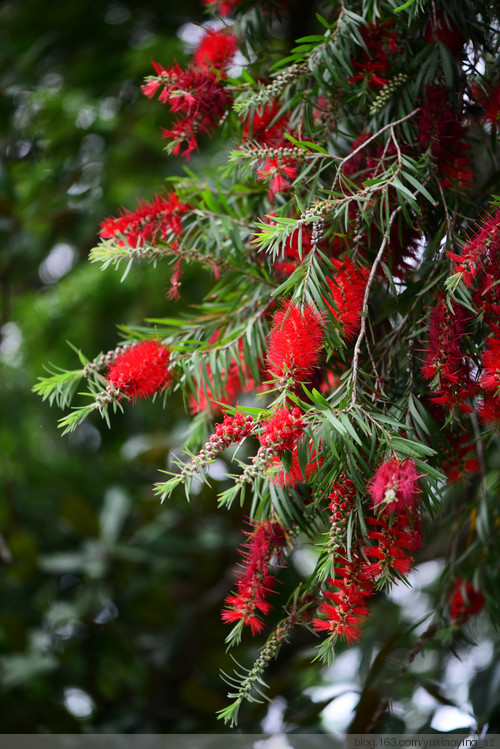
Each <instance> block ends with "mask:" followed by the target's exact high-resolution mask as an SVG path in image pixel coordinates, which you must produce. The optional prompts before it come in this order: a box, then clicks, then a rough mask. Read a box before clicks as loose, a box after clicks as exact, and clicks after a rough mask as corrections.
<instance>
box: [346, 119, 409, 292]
mask: <svg viewBox="0 0 500 749" xmlns="http://www.w3.org/2000/svg"><path fill="white" fill-rule="evenodd" d="M369 139H370V135H369V133H363V134H362V135H360V136H359V137H358V138H356V140H355V141H354V142H353V144H352V146H351V151H350V153H351V154H353V155H352V156H350V155H349V156H348V157H347V161H346V162H345V163H344V164H343V165H342V174H345V175H346V177H349V180H350V181H351V182H354V183H355V184H356V185H359V189H362V183H363V182H364V181H365V180H368V179H374V178H375V177H376V176H377V175H378V174H380V173H381V172H382V171H383V169H384V161H385V159H388V160H392V159H394V158H395V157H396V156H397V154H396V150H395V146H394V144H393V143H392V142H389V143H385V144H384V143H382V142H379V141H378V140H371V141H370V142H369V143H368V142H367V141H368V140H369ZM403 149H404V145H403ZM351 189H352V187H351V186H350V185H349V184H348V185H346V186H345V187H344V190H351ZM389 197H390V210H391V211H392V210H393V208H395V207H396V205H397V195H396V192H395V191H394V190H390V191H389ZM358 218H359V209H358V208H357V206H356V202H355V201H352V203H351V204H350V206H349V219H350V221H351V222H352V224H353V225H356V224H357V222H358ZM419 234H420V232H419V230H418V229H417V228H414V227H412V226H409V225H408V223H407V222H403V223H400V222H397V221H395V222H394V223H393V225H392V228H391V232H390V237H389V242H388V246H387V250H386V252H385V253H384V256H383V260H384V262H385V263H386V264H387V265H388V267H389V268H390V270H391V273H392V274H393V276H396V277H397V278H404V277H405V276H406V274H407V273H408V272H409V271H410V270H411V268H412V261H413V260H414V259H415V257H416V253H417V248H418V238H419ZM381 241H382V234H381V233H380V229H379V228H378V227H377V226H376V224H375V222H374V223H373V224H372V225H371V227H370V230H369V231H368V232H366V233H365V234H364V236H363V237H360V239H359V250H360V254H361V256H367V255H368V256H369V255H370V253H371V251H372V248H373V247H374V246H377V245H380V243H381ZM334 243H335V245H336V246H337V248H336V254H337V255H339V254H341V253H342V252H343V251H345V250H349V249H350V247H349V242H348V241H344V240H342V239H340V238H336V239H335V242H334ZM381 272H382V271H381Z"/></svg>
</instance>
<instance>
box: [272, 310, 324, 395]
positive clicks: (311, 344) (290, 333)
mask: <svg viewBox="0 0 500 749" xmlns="http://www.w3.org/2000/svg"><path fill="white" fill-rule="evenodd" d="M324 335H325V334H324V330H323V326H322V321H321V318H320V317H319V315H318V314H317V312H316V311H315V310H314V309H313V308H312V307H311V306H310V305H308V304H307V305H306V306H305V307H304V310H303V311H301V310H300V308H299V307H298V306H297V305H296V304H295V302H293V301H292V300H288V301H287V302H285V304H284V305H283V307H282V308H281V309H280V310H278V312H276V314H275V315H274V318H273V324H272V328H271V332H270V335H269V346H268V350H267V364H268V368H269V371H270V372H272V373H273V374H274V375H276V377H280V378H283V379H286V378H288V377H291V378H292V379H293V380H294V382H295V383H299V382H307V381H308V380H309V379H310V377H311V375H312V373H313V372H314V369H315V367H316V366H317V364H318V361H319V356H320V351H321V348H322V346H323V338H324Z"/></svg>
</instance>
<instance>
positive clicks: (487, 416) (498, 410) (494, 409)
mask: <svg viewBox="0 0 500 749" xmlns="http://www.w3.org/2000/svg"><path fill="white" fill-rule="evenodd" d="M477 415H478V417H479V419H480V420H481V421H482V422H483V423H484V424H491V425H492V426H494V427H497V428H498V427H500V398H495V397H494V396H492V395H485V396H484V398H483V399H482V401H481V403H480V405H479V408H478V412H477Z"/></svg>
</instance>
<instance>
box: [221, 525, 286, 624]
mask: <svg viewBox="0 0 500 749" xmlns="http://www.w3.org/2000/svg"><path fill="white" fill-rule="evenodd" d="M247 535H248V537H249V538H248V541H247V542H246V544H245V545H246V549H245V550H244V551H243V552H242V555H243V558H244V567H243V573H242V574H241V575H240V577H239V578H238V580H237V582H236V592H235V593H234V594H231V595H229V596H227V598H226V605H227V606H228V608H227V609H224V610H223V612H222V619H223V620H224V621H225V622H229V623H233V622H240V621H241V622H242V623H243V624H247V625H249V626H250V628H251V630H252V634H253V635H255V634H257V633H258V632H260V631H261V630H262V628H263V627H264V623H263V621H262V619H260V618H259V616H258V612H260V613H262V614H267V613H268V612H269V611H270V609H271V605H270V603H269V602H268V601H266V596H267V595H268V593H269V592H270V591H272V590H273V589H274V585H275V578H274V577H273V575H271V574H270V567H271V565H272V563H273V557H277V558H278V559H279V557H280V554H281V552H282V550H283V548H284V546H285V544H286V538H285V534H284V532H283V528H282V527H281V525H280V524H279V523H272V522H271V521H269V520H264V521H263V522H262V523H260V524H259V525H256V526H255V530H254V531H253V532H251V533H249V534H247Z"/></svg>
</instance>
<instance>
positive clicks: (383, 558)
mask: <svg viewBox="0 0 500 749" xmlns="http://www.w3.org/2000/svg"><path fill="white" fill-rule="evenodd" d="M367 522H368V525H369V527H370V530H369V531H368V538H369V539H370V540H371V541H376V545H373V546H366V547H365V548H364V550H363V551H364V554H365V556H367V557H369V558H371V559H375V560H376V561H375V562H371V563H369V564H366V565H365V566H364V568H363V570H364V572H365V574H366V575H367V576H368V577H369V578H372V579H374V580H375V579H380V580H381V581H382V582H390V581H391V579H392V578H393V577H394V575H396V576H398V577H405V576H406V575H407V574H408V572H409V571H410V569H411V567H412V565H413V558H412V556H411V554H409V552H411V551H415V550H416V549H418V548H419V547H420V544H421V536H420V531H419V527H418V525H419V517H418V515H417V516H415V518H414V525H413V527H412V525H411V523H410V519H409V517H408V515H407V514H406V513H404V514H401V515H395V516H392V517H391V518H390V520H386V519H385V518H384V517H383V516H381V515H380V516H378V517H376V518H367Z"/></svg>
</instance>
